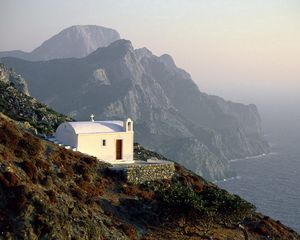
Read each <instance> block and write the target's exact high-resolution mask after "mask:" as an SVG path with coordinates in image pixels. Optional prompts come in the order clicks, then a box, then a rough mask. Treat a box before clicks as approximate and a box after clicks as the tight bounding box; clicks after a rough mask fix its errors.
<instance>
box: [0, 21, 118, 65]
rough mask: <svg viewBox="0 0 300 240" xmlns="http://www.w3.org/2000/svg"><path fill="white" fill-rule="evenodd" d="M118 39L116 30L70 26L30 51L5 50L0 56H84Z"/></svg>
mask: <svg viewBox="0 0 300 240" xmlns="http://www.w3.org/2000/svg"><path fill="white" fill-rule="evenodd" d="M118 39H120V35H119V33H118V32H117V31H115V30H113V29H110V28H105V27H101V26H95V25H84V26H79V25H77V26H72V27H69V28H66V29H64V30H62V31H61V32H60V33H58V34H56V35H55V36H53V37H51V38H50V39H48V40H47V41H45V42H43V43H42V45H41V46H39V47H37V48H36V49H34V50H33V51H32V52H29V53H27V52H23V51H6V52H0V58H1V57H8V56H9V57H17V58H22V59H27V60H31V61H39V60H49V59H57V58H70V57H76V58H80V57H85V56H87V55H88V54H89V53H91V52H93V51H95V50H96V49H97V48H99V47H105V46H108V45H109V44H110V43H112V42H114V41H116V40H118Z"/></svg>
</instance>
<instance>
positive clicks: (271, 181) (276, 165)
mask: <svg viewBox="0 0 300 240" xmlns="http://www.w3.org/2000/svg"><path fill="white" fill-rule="evenodd" d="M266 138H267V140H268V141H269V143H270V146H271V152H270V153H269V154H263V155H260V156H256V157H248V158H244V159H234V160H231V161H230V166H231V168H232V169H233V170H234V171H235V172H236V173H237V177H235V178H231V179H224V180H223V181H218V182H216V184H217V185H218V186H219V187H221V188H223V189H226V190H227V191H229V192H231V193H234V194H238V195H240V196H241V197H243V198H244V199H246V200H248V201H249V202H251V203H253V204H254V205H255V206H256V207H257V211H258V212H261V213H263V214H264V215H267V216H270V217H272V218H273V219H275V220H279V221H281V222H282V223H283V224H285V225H287V226H289V227H291V228H292V229H294V230H295V231H296V232H298V233H300V121H299V123H297V124H295V125H293V126H290V125H289V124H286V125H285V126H284V127H280V126H278V127H276V128H270V129H268V130H267V134H266Z"/></svg>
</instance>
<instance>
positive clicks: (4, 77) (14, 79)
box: [0, 63, 29, 96]
mask: <svg viewBox="0 0 300 240" xmlns="http://www.w3.org/2000/svg"><path fill="white" fill-rule="evenodd" d="M0 81H1V82H3V83H9V84H13V86H14V87H15V88H16V89H17V90H19V91H20V92H22V93H24V94H25V95H27V96H29V91H28V85H27V82H26V80H25V79H24V78H22V76H21V75H20V74H17V73H16V72H15V71H14V70H13V69H8V68H7V67H6V66H5V65H4V64H3V63H0Z"/></svg>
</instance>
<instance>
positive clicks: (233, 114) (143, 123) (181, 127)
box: [2, 40, 268, 179]
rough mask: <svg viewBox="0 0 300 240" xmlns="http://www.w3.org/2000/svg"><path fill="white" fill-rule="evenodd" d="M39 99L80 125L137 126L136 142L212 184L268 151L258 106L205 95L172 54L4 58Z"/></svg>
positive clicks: (118, 49)
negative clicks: (232, 163)
mask: <svg viewBox="0 0 300 240" xmlns="http://www.w3.org/2000/svg"><path fill="white" fill-rule="evenodd" d="M2 61H3V62H4V63H6V64H7V65H8V66H10V67H12V68H14V69H15V70H16V71H18V72H20V73H21V74H22V75H23V76H24V77H25V78H26V79H27V82H28V87H29V91H30V93H31V94H32V96H34V97H36V98H37V99H38V100H39V101H41V102H43V103H45V104H47V105H49V106H51V107H53V108H54V109H56V110H57V111H59V112H62V113H64V114H66V115H69V116H72V117H74V118H76V119H78V120H84V119H85V120H86V119H87V118H89V116H90V114H91V113H94V115H95V116H96V119H107V120H109V119H122V118H124V117H127V116H128V117H129V116H130V117H131V118H132V119H133V120H134V121H135V136H136V141H138V142H139V143H141V144H142V145H144V146H146V147H148V148H150V149H152V150H155V151H157V152H159V153H161V154H164V155H165V156H166V157H168V158H171V159H174V160H175V161H177V162H178V163H181V164H183V165H184V166H186V167H187V168H189V169H191V170H193V171H194V172H196V173H198V174H200V175H202V176H204V177H205V178H207V179H222V178H225V177H228V176H232V174H233V173H232V172H231V171H230V169H229V167H228V159H232V158H242V157H246V156H253V155H258V154H262V153H265V152H268V143H267V142H266V141H265V140H264V137H263V132H262V130H261V126H260V125H261V123H260V117H259V114H258V111H257V108H256V107H255V105H253V104H251V105H243V104H239V103H233V102H230V101H225V100H223V99H222V98H219V97H216V96H210V95H207V94H205V93H202V92H201V91H200V90H199V89H198V87H197V85H196V84H195V83H194V82H193V80H192V79H191V77H190V75H189V74H188V73H187V72H185V71H184V70H182V69H180V68H178V67H177V66H176V65H175V62H174V60H173V59H172V57H171V56H169V55H166V54H165V55H162V56H159V57H158V56H155V55H153V54H152V53H151V51H149V50H148V49H146V48H143V49H134V48H133V47H132V45H131V42H130V41H127V40H118V41H115V42H113V43H111V44H110V45H109V46H107V47H102V48H98V49H97V50H96V51H94V52H92V53H91V54H89V55H88V56H86V57H84V58H80V59H78V58H77V59H75V58H68V59H56V60H51V61H40V62H30V61H26V60H21V59H16V58H2Z"/></svg>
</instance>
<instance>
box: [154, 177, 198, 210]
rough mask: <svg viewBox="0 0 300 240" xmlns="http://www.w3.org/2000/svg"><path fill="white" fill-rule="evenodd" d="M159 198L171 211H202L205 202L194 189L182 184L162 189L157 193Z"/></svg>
mask: <svg viewBox="0 0 300 240" xmlns="http://www.w3.org/2000/svg"><path fill="white" fill-rule="evenodd" d="M157 195H158V198H159V199H160V200H161V201H162V203H163V204H164V205H166V206H167V207H169V208H171V209H178V210H181V211H186V210H188V209H191V208H192V209H198V210H200V209H201V208H202V206H203V201H202V199H201V197H200V196H199V195H197V194H196V193H195V192H194V191H193V189H192V188H190V187H187V186H183V185H181V184H178V183H176V184H171V185H170V187H168V188H160V189H159V190H158V191H157Z"/></svg>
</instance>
